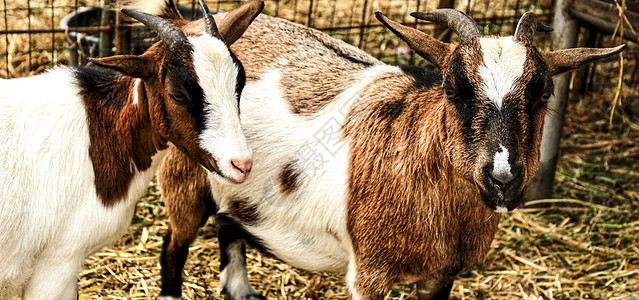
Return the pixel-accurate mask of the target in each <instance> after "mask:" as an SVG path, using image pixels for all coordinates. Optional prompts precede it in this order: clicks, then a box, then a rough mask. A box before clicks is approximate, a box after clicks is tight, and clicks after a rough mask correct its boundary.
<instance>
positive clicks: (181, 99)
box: [171, 95, 187, 104]
mask: <svg viewBox="0 0 639 300" xmlns="http://www.w3.org/2000/svg"><path fill="white" fill-rule="evenodd" d="M171 99H173V101H174V102H175V103H177V104H186V103H187V99H186V97H184V96H181V95H171Z"/></svg>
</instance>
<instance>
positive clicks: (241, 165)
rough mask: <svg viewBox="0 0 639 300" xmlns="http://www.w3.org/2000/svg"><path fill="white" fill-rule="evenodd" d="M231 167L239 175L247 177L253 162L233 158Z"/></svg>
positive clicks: (246, 159)
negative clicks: (238, 172)
mask: <svg viewBox="0 0 639 300" xmlns="http://www.w3.org/2000/svg"><path fill="white" fill-rule="evenodd" d="M231 165H232V166H233V168H235V169H237V170H238V171H240V173H242V174H246V175H248V173H250V172H251V168H252V167H253V160H251V159H250V158H233V159H231Z"/></svg>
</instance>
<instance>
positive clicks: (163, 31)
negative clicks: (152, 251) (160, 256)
mask: <svg viewBox="0 0 639 300" xmlns="http://www.w3.org/2000/svg"><path fill="white" fill-rule="evenodd" d="M254 3H255V4H258V5H256V8H259V9H256V10H255V11H251V12H248V13H247V12H246V11H242V13H233V12H231V13H230V14H229V18H227V19H224V20H222V21H220V28H221V29H220V30H219V31H218V30H217V27H216V24H215V23H214V21H213V18H212V17H211V15H210V14H208V15H206V16H207V17H206V19H207V20H209V21H210V22H209V26H207V27H206V32H204V31H202V32H201V33H202V34H196V35H190V36H187V35H186V34H185V33H184V32H182V31H181V30H180V29H179V28H178V27H176V26H174V25H173V24H171V23H170V22H168V21H166V20H165V19H162V18H160V17H158V16H153V15H148V14H144V13H140V12H135V11H130V10H123V12H124V13H125V14H127V15H129V16H131V17H133V18H135V19H137V20H138V21H140V22H142V23H144V24H145V25H146V26H147V27H148V28H150V29H152V30H153V31H155V32H156V33H157V34H158V35H159V36H160V38H161V40H162V41H160V42H158V43H156V44H155V45H153V46H152V47H151V48H150V49H149V50H148V51H146V52H145V53H144V54H142V55H140V56H133V55H126V56H114V57H109V58H102V59H96V60H94V61H93V65H94V66H89V67H79V68H77V69H73V68H68V67H60V68H57V69H55V70H53V71H50V72H47V73H45V74H42V75H37V76H32V77H26V78H21V79H12V80H0V166H2V168H0V266H1V267H0V269H1V270H0V299H8V298H11V297H13V296H15V295H22V299H75V298H76V295H77V284H76V273H77V271H78V269H79V268H80V266H81V265H82V262H83V261H84V259H85V257H86V256H87V255H89V254H90V253H92V252H94V251H97V250H99V249H100V248H102V247H104V246H107V245H110V244H111V243H113V242H115V241H116V240H117V239H118V238H119V237H120V236H121V235H122V234H123V233H124V232H125V231H126V228H127V227H128V226H129V224H130V222H131V219H132V217H133V212H134V210H135V207H136V203H137V202H138V199H139V198H140V196H141V195H142V194H143V193H144V191H145V190H146V187H147V185H148V183H149V181H150V180H151V179H152V178H153V176H154V174H155V172H156V170H157V167H158V166H159V165H160V162H161V160H162V159H163V157H164V155H165V154H166V153H167V148H168V147H169V145H175V146H176V147H177V148H179V149H180V150H181V151H183V153H185V154H186V155H187V156H188V157H189V159H192V160H193V161H196V162H198V163H199V164H201V165H203V166H204V167H205V168H206V169H207V170H208V171H210V172H211V173H212V174H216V175H214V176H215V177H216V178H218V179H219V181H221V182H225V183H240V182H243V181H244V180H246V178H247V176H248V173H249V171H250V168H251V164H252V158H251V152H250V150H249V148H248V146H247V144H246V140H245V137H244V135H243V133H242V128H241V126H240V120H239V111H238V109H239V105H238V101H239V96H240V93H241V91H242V88H243V85H244V81H245V80H244V78H245V77H244V71H243V67H242V65H241V64H240V63H239V61H238V60H237V58H235V56H234V55H233V54H232V52H231V51H230V49H229V48H228V46H230V44H231V43H233V42H234V41H235V40H236V39H237V38H238V37H239V36H240V35H241V34H242V33H243V32H244V30H245V29H246V27H247V26H248V24H250V22H251V20H252V19H253V18H255V16H256V15H257V14H258V13H259V11H260V10H261V7H262V6H261V4H262V3H261V2H259V1H254ZM204 8H205V7H203V9H204ZM205 10H206V9H205ZM231 17H233V18H231ZM222 28H223V29H224V30H222ZM96 66H97V67H96Z"/></svg>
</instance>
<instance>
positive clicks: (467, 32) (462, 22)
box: [410, 8, 481, 41]
mask: <svg viewBox="0 0 639 300" xmlns="http://www.w3.org/2000/svg"><path fill="white" fill-rule="evenodd" d="M410 15H411V16H413V17H415V18H417V19H421V20H426V21H431V22H435V23H438V24H446V25H447V26H448V27H449V28H450V29H452V30H454V31H455V32H456V33H457V35H459V37H460V38H461V40H462V41H464V40H467V39H469V38H471V37H473V36H476V35H481V31H480V30H479V26H477V23H475V20H473V19H472V18H471V17H469V16H468V15H467V14H465V13H463V12H461V11H458V10H455V9H450V8H440V9H436V10H431V11H426V12H414V13H411V14H410Z"/></svg>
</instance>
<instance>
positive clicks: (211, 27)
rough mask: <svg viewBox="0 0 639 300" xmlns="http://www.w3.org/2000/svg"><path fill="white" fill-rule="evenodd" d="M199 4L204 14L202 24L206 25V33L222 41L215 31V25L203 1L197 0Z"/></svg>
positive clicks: (218, 33)
mask: <svg viewBox="0 0 639 300" xmlns="http://www.w3.org/2000/svg"><path fill="white" fill-rule="evenodd" d="M198 2H200V6H201V7H202V12H203V13H204V22H205V23H206V33H208V34H209V35H211V36H214V37H216V38H219V39H222V36H221V35H220V32H219V31H218V30H217V24H215V19H214V18H213V15H211V11H210V10H209V7H208V6H207V5H206V2H204V0H198Z"/></svg>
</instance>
